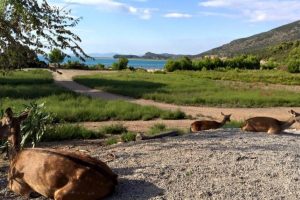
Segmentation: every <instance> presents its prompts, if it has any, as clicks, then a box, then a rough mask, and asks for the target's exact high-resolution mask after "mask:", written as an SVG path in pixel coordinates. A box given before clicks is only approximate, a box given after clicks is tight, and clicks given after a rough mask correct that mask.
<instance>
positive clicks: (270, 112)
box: [54, 70, 300, 127]
mask: <svg viewBox="0 0 300 200" xmlns="http://www.w3.org/2000/svg"><path fill="white" fill-rule="evenodd" d="M60 71H61V72H62V74H58V73H54V80H55V82H56V83H57V84H58V85H61V86H63V87H65V88H67V89H70V90H73V91H75V92H77V93H80V94H84V95H88V96H91V97H93V98H101V99H107V100H126V101H130V102H132V103H136V104H139V105H152V106H156V107H158V108H161V109H165V110H177V109H180V110H181V111H183V112H185V113H186V114H187V115H191V116H193V117H197V116H202V117H205V118H212V119H220V118H221V115H220V113H221V112H224V113H232V119H233V120H237V121H243V120H244V119H247V118H249V117H254V116H270V117H274V118H278V119H280V120H285V119H287V118H289V114H288V111H289V110H290V109H295V110H296V111H298V112H300V107H276V108H217V107H206V106H204V107H203V106H201V107H200V106H199V107H198V106H179V105H174V104H167V103H159V102H155V101H152V100H145V99H134V98H131V97H125V96H121V95H116V94H111V93H108V92H104V91H101V90H97V89H91V88H89V87H86V86H83V85H81V84H78V83H76V82H74V81H73V79H72V78H73V77H74V76H79V75H92V74H98V73H114V72H110V71H101V72H99V71H87V70H60ZM268 87H271V86H270V84H268ZM272 87H275V86H272ZM284 87H291V88H294V87H293V86H284ZM293 90H294V89H293ZM162 122H163V123H165V121H162ZM138 123H140V124H141V122H140V121H139V122H138ZM148 123H152V122H144V124H148ZM166 123H167V125H168V124H169V122H168V121H166ZM177 123H184V124H181V125H178V126H184V125H185V124H188V123H190V122H189V121H188V120H180V121H177ZM95 124H97V123H95ZM98 124H99V126H100V125H101V123H98ZM131 124H132V123H131ZM170 125H171V124H170ZM132 126H134V125H132ZM299 127H300V126H299Z"/></svg>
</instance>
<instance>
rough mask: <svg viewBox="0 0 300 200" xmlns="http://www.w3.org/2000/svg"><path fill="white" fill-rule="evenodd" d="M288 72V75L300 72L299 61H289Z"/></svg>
mask: <svg viewBox="0 0 300 200" xmlns="http://www.w3.org/2000/svg"><path fill="white" fill-rule="evenodd" d="M288 71H289V72H290V73H299V72H300V59H297V60H293V59H292V60H290V61H289V62H288Z"/></svg>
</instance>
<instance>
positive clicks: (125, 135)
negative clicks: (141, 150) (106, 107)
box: [121, 132, 136, 142]
mask: <svg viewBox="0 0 300 200" xmlns="http://www.w3.org/2000/svg"><path fill="white" fill-rule="evenodd" d="M135 137H136V134H135V133H132V132H127V133H123V134H122V136H121V139H122V141H123V142H131V141H135Z"/></svg>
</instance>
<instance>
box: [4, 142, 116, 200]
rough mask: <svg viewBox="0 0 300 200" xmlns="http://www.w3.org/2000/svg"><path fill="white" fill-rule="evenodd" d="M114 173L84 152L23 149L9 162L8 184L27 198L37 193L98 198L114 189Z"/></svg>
mask: <svg viewBox="0 0 300 200" xmlns="http://www.w3.org/2000/svg"><path fill="white" fill-rule="evenodd" d="M116 185H117V175H116V174H114V173H113V172H112V171H111V169H110V168H109V167H108V166H107V165H106V164H105V163H103V162H101V161H99V160H97V159H95V158H92V157H90V156H87V155H83V154H79V153H71V152H65V151H57V150H49V149H38V148H36V149H24V150H22V151H20V152H18V154H17V155H16V156H15V158H14V159H13V160H12V161H11V163H10V170H9V174H8V187H9V189H11V190H12V191H14V192H16V193H17V194H19V195H22V196H24V197H27V198H29V197H30V196H31V195H32V194H34V193H35V192H37V193H38V194H41V195H43V196H45V197H48V198H54V200H98V199H102V198H104V197H106V196H108V195H109V194H111V193H112V192H113V191H114V188H115V186H116Z"/></svg>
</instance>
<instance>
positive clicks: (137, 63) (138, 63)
mask: <svg viewBox="0 0 300 200" xmlns="http://www.w3.org/2000/svg"><path fill="white" fill-rule="evenodd" d="M39 59H40V60H43V61H45V59H43V58H42V57H39ZM68 60H71V61H79V62H82V61H80V60H79V59H78V58H76V57H71V58H66V59H65V60H64V62H67V61H68ZM114 62H118V59H114V58H102V57H101V58H99V57H98V58H95V60H92V59H87V60H86V61H85V62H84V63H85V64H86V65H95V64H103V65H105V66H107V67H109V66H111V65H112V64H113V63H114ZM165 64H166V60H143V59H129V63H128V66H131V67H134V68H144V69H162V68H163V67H164V65H165Z"/></svg>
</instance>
